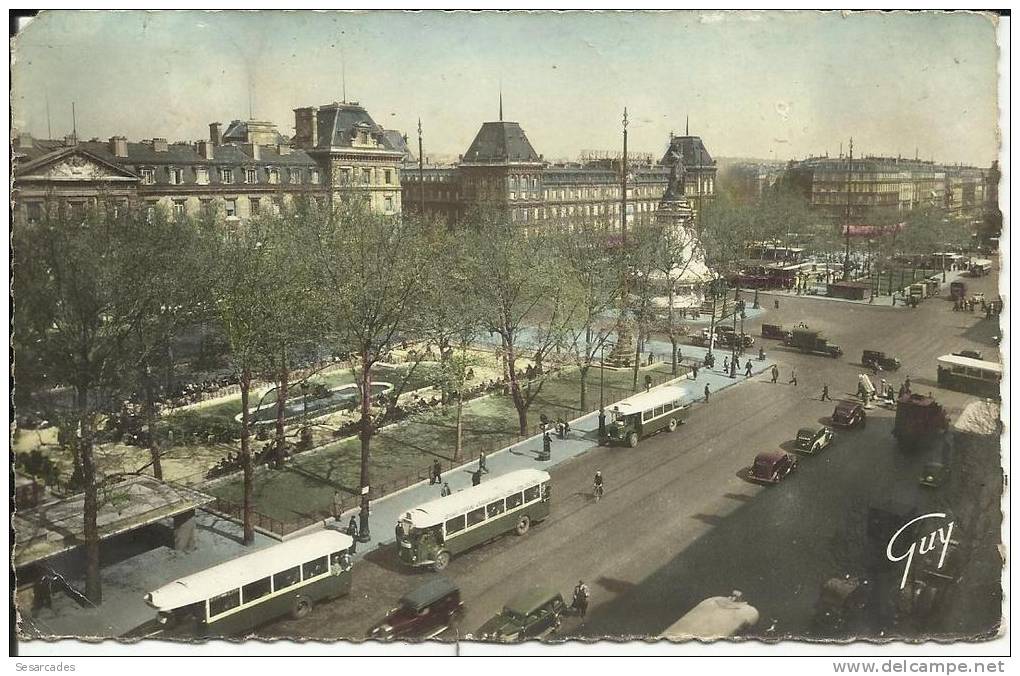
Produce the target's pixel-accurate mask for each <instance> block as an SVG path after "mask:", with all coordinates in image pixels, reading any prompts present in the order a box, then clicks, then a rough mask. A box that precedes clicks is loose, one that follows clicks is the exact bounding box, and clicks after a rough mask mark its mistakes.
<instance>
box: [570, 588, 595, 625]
mask: <svg viewBox="0 0 1020 676" xmlns="http://www.w3.org/2000/svg"><path fill="white" fill-rule="evenodd" d="M590 596H591V591H590V590H589V589H588V585H586V584H585V583H584V580H578V581H577V586H576V587H574V600H573V603H572V605H573V607H574V608H575V609H576V610H577V612H578V614H579V615H580V616H581V617H584V616H585V615H586V614H587V613H588V600H589V598H590Z"/></svg>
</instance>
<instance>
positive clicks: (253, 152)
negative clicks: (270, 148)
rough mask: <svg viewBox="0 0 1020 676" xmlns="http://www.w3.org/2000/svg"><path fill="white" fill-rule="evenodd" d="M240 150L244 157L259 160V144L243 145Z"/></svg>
mask: <svg viewBox="0 0 1020 676" xmlns="http://www.w3.org/2000/svg"><path fill="white" fill-rule="evenodd" d="M241 150H242V151H243V152H244V153H245V154H246V155H250V156H251V158H252V159H253V160H257V159H259V144H257V143H245V144H244V145H242V146H241Z"/></svg>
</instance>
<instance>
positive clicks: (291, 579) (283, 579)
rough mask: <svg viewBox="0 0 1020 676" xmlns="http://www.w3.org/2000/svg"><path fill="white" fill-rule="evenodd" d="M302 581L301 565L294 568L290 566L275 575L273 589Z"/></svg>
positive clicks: (279, 588)
mask: <svg viewBox="0 0 1020 676" xmlns="http://www.w3.org/2000/svg"><path fill="white" fill-rule="evenodd" d="M300 581H301V568H300V567H299V566H294V567H293V568H288V569H287V570H285V571H283V572H282V573H277V574H276V575H274V576H273V589H274V590H276V591H280V590H281V589H283V588H285V587H289V586H291V585H292V584H297V583H298V582H300Z"/></svg>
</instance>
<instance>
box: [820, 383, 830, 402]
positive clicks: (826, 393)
mask: <svg viewBox="0 0 1020 676" xmlns="http://www.w3.org/2000/svg"><path fill="white" fill-rule="evenodd" d="M822 401H832V399H831V398H829V384H828V383H825V384H824V385H822Z"/></svg>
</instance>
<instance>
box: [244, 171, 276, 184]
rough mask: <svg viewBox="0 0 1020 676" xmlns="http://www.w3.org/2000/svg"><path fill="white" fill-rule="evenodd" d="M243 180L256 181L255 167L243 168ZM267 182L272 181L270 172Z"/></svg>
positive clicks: (257, 179)
mask: <svg viewBox="0 0 1020 676" xmlns="http://www.w3.org/2000/svg"><path fill="white" fill-rule="evenodd" d="M244 182H245V183H258V182H259V173H258V171H257V170H256V169H245V170H244ZM269 182H270V183H272V182H273V178H272V174H270V175H269Z"/></svg>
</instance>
